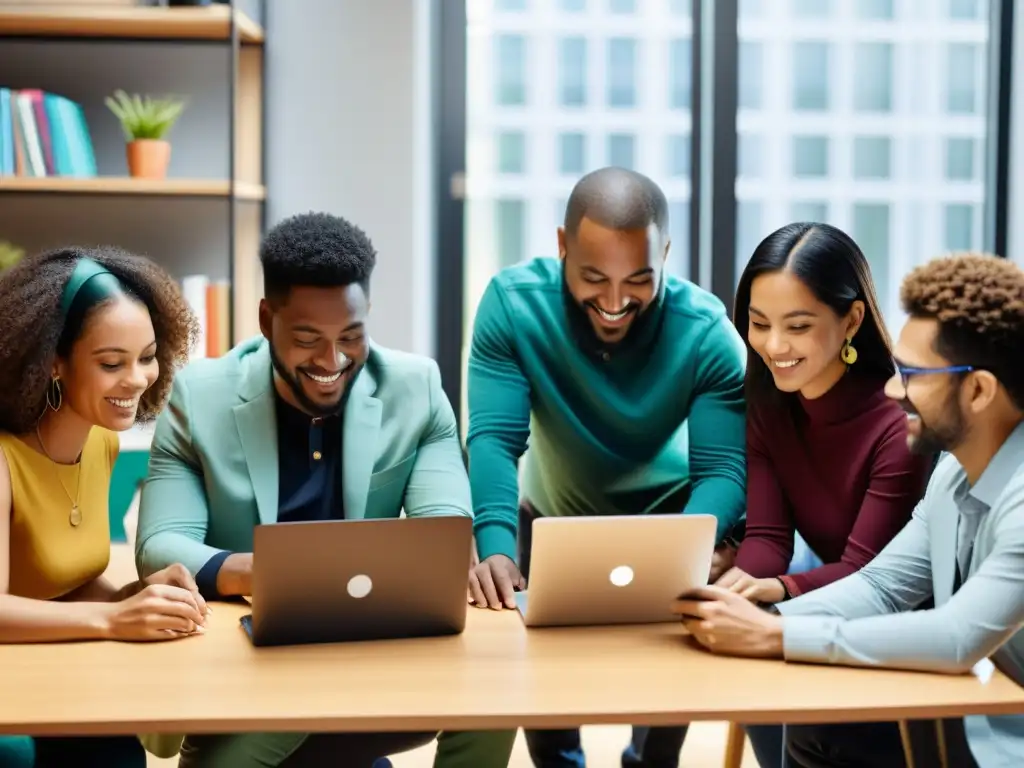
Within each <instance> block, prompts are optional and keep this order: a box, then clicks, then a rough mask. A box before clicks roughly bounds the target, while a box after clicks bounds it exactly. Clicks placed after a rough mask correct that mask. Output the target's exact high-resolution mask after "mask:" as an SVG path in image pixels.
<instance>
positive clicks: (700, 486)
mask: <svg viewBox="0 0 1024 768" xmlns="http://www.w3.org/2000/svg"><path fill="white" fill-rule="evenodd" d="M745 503H746V499H745V498H744V492H743V486H742V484H740V483H737V481H736V480H735V479H733V478H732V477H707V478H703V479H701V480H700V481H699V482H697V483H696V485H695V487H694V489H693V494H692V495H691V496H690V500H689V502H687V504H686V509H684V510H683V512H684V514H698V515H714V516H715V518H716V519H717V520H718V526H717V532H716V533H715V543H716V544H718V543H720V542H721V541H722V540H723V539H725V538H726V537H727V536H728V535H729V533H730V531H732V528H733V526H734V525H736V523H737V521H738V520H739V519H740V517H741V516H742V515H743V508H744V506H745Z"/></svg>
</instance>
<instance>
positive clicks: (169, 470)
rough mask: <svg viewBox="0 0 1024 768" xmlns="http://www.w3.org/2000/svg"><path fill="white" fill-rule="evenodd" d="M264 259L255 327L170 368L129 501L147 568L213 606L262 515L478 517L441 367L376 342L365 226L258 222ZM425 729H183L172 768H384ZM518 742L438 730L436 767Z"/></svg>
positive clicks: (246, 579)
mask: <svg viewBox="0 0 1024 768" xmlns="http://www.w3.org/2000/svg"><path fill="white" fill-rule="evenodd" d="M260 260H261V263H262V267H263V276H264V293H265V296H266V298H264V299H263V300H262V301H261V302H260V307H259V317H260V329H261V331H262V337H259V338H257V339H253V340H250V341H246V342H243V343H241V344H240V345H238V346H237V347H235V348H234V349H233V350H231V352H229V353H228V354H227V355H225V356H224V357H220V358H215V359H204V360H197V361H195V362H193V363H191V364H190V365H188V366H187V367H186V368H185V369H184V370H183V371H182V372H181V373H180V374H179V375H178V376H177V378H176V381H175V384H174V388H173V391H172V393H171V396H170V401H169V404H168V407H167V408H166V409H165V411H164V413H163V414H162V415H161V416H160V419H159V421H158V423H157V428H156V434H155V436H154V439H153V446H152V452H151V456H150V466H149V476H148V477H147V480H146V483H145V486H144V489H143V492H142V501H141V507H140V511H139V528H138V535H137V539H136V564H137V567H138V570H139V573H140V574H142V575H148V574H150V573H153V572H155V571H157V570H160V569H161V568H164V567H166V566H167V565H169V564H171V563H183V564H184V565H185V566H186V567H187V568H188V569H189V571H190V572H191V573H193V574H194V575H195V577H196V582H197V584H198V585H199V588H200V590H201V591H202V592H203V594H204V595H205V596H206V597H207V598H208V599H228V598H231V597H233V596H238V595H250V594H251V581H252V562H253V555H252V549H253V533H254V528H255V526H256V525H258V524H264V525H265V524H272V523H276V522H285V521H288V522H297V521H311V520H354V519H355V520H357V519H366V518H395V517H399V516H400V515H401V514H402V512H403V511H404V513H405V515H406V516H407V517H419V516H426V515H466V516H469V515H471V514H472V512H471V510H472V504H471V501H470V494H469V481H468V478H467V475H466V470H465V466H464V464H463V459H462V451H461V446H460V443H459V437H458V431H457V428H456V423H455V415H454V413H453V411H452V407H451V404H450V403H449V402H448V399H447V397H446V396H445V394H444V391H443V390H442V388H441V379H440V373H439V371H438V368H437V365H436V364H435V363H434V362H433V361H432V360H430V359H428V358H424V357H419V356H416V355H411V354H406V353H403V352H397V351H394V350H389V349H385V348H383V347H380V346H378V345H376V344H373V343H371V342H370V340H369V336H368V334H367V330H366V321H367V315H368V311H369V297H368V295H369V280H370V275H371V273H372V271H373V267H374V264H375V261H376V253H375V251H374V249H373V245H372V244H371V243H370V240H369V239H368V238H367V236H366V235H365V233H363V232H362V231H361V230H360V229H359V228H358V227H355V226H353V225H352V224H350V223H349V222H347V221H345V220H344V219H340V218H338V217H334V216H329V215H326V214H305V215H301V216H296V217H293V218H291V219H288V220H286V221H284V222H282V223H281V224H279V225H278V226H277V227H275V228H274V229H273V230H271V232H269V233H268V235H267V237H266V239H265V240H264V242H263V244H262V246H261V249H260ZM468 566H469V553H468V552H467V571H468ZM434 736H435V734H415V733H414V734H293V733H258V734H238V735H213V736H205V735H204V736H190V737H186V739H185V741H184V744H183V745H182V748H181V766H183V767H184V766H188V767H189V768H192V767H194V766H201V767H203V768H221V767H222V766H225V767H228V766H230V768H249V766H252V768H257V766H258V767H259V768H264V767H269V766H275V767H280V768H293V767H294V768H298V766H318V765H325V766H326V765H332V766H333V765H339V764H344V765H346V766H349V765H351V766H362V767H364V768H370V766H378V767H379V766H386V765H388V764H389V763H388V762H387V760H386V755H388V754H394V753H396V752H402V751H406V750H408V749H412V748H414V747H417V746H420V745H422V744H426V743H429V741H430V740H432V739H433V738H434ZM514 739H515V732H514V731H509V732H504V731H502V732H475V733H442V734H441V735H440V736H438V750H437V755H436V758H435V768H490V767H492V766H493V767H494V768H504V766H507V764H508V760H509V756H510V754H511V750H512V743H513V741H514ZM338 755H344V756H345V761H344V762H343V763H338V761H337V760H338V758H337V756H338Z"/></svg>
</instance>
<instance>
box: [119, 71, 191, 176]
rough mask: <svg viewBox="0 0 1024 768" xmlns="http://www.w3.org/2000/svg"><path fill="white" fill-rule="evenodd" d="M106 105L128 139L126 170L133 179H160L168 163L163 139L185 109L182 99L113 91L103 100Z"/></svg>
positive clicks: (165, 142)
mask: <svg viewBox="0 0 1024 768" xmlns="http://www.w3.org/2000/svg"><path fill="white" fill-rule="evenodd" d="M106 104H107V107H108V108H109V109H110V111H111V112H113V113H114V116H115V117H117V119H118V120H120V121H121V130H122V131H124V136H125V139H126V140H127V142H128V173H129V174H130V175H131V176H132V177H133V178H139V179H163V178H166V176H167V166H168V165H169V164H170V162H171V145H170V142H168V141H167V139H166V138H165V137H166V136H167V133H168V131H170V130H171V128H172V127H173V125H174V124H175V122H177V120H178V118H179V117H181V113H182V110H184V109H185V102H183V101H181V100H179V99H174V98H163V99H154V98H152V97H151V96H140V95H138V94H133V95H131V96H129V95H128V94H127V93H125V92H124V91H120V90H119V91H115V92H114V95H113V96H108V97H107V99H106Z"/></svg>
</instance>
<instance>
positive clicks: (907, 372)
mask: <svg viewBox="0 0 1024 768" xmlns="http://www.w3.org/2000/svg"><path fill="white" fill-rule="evenodd" d="M974 370H976V369H975V367H974V366H973V365H947V366H944V367H942V368H914V367H912V366H909V365H903V364H901V363H896V371H897V372H898V373H899V375H900V381H902V382H903V390H904V391H906V389H907V384H908V383H909V382H910V379H911V378H912V377H913V376H923V375H924V374H928V373H970V372H971V371H974Z"/></svg>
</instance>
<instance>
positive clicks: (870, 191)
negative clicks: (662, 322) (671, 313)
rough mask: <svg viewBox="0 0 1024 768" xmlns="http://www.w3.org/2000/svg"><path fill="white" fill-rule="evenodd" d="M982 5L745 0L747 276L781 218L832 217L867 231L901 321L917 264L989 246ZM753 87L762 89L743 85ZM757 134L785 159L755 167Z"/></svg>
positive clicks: (742, 256)
mask: <svg viewBox="0 0 1024 768" xmlns="http://www.w3.org/2000/svg"><path fill="white" fill-rule="evenodd" d="M982 5H983V3H981V2H980V1H979V0H975V1H974V2H961V1H959V0H929V1H928V2H901V0H831V2H826V1H824V0H817V1H815V0H793V1H792V2H787V1H786V0H768V1H767V2H758V3H752V4H751V3H740V10H739V13H740V19H739V62H740V65H739V67H738V72H739V79H740V82H739V84H738V88H739V94H740V98H739V111H738V115H737V136H738V147H739V161H740V162H739V168H740V172H739V173H738V175H737V180H736V196H737V208H736V214H737V223H736V232H737V238H736V258H737V263H736V275H737V276H738V275H739V274H740V271H741V270H742V268H743V266H744V265H745V264H746V262H747V259H749V257H750V254H751V251H752V244H753V245H755V246H756V244H757V242H759V241H760V239H761V238H763V237H764V236H765V235H767V234H769V233H770V232H772V231H773V230H774V229H776V228H778V227H779V226H781V225H783V224H785V223H788V222H791V221H794V220H810V221H825V222H828V223H831V224H834V225H836V226H838V227H840V228H841V229H843V230H844V231H846V232H847V233H849V234H850V235H851V236H853V237H854V238H855V239H856V240H857V242H858V243H859V244H860V246H861V248H862V249H863V250H864V252H865V254H866V255H867V257H868V261H869V262H870V264H871V269H872V273H873V276H874V279H875V283H876V287H877V290H878V294H879V297H880V300H881V302H882V306H883V311H884V312H885V313H886V316H887V318H889V320H890V323H891V324H893V325H898V324H899V323H900V322H901V318H902V315H901V313H900V311H899V306H898V302H899V290H898V287H899V281H900V280H901V279H902V277H903V276H904V275H905V274H906V273H907V271H909V270H910V269H911V268H912V267H913V266H915V265H917V264H919V263H921V262H922V261H925V260H927V259H929V258H931V257H934V256H938V255H941V254H942V253H944V252H946V251H948V250H959V249H964V248H981V247H983V242H982V236H983V229H984V227H983V225H982V224H983V218H982V217H983V210H984V207H983V203H984V196H985V184H984V182H985V179H984V173H983V168H984V157H985V154H984V152H985V149H984V147H985V141H986V136H987V128H988V126H987V123H986V98H985V95H986V90H987V78H986V69H985V62H986V56H987V46H988V39H989V29H988V13H987V7H985V8H983V7H982ZM984 5H986V6H987V4H984ZM923 30H928V31H927V33H926V34H925V33H924V32H923ZM755 50H756V51H758V53H757V57H758V59H759V60H760V62H761V65H760V66H758V67H754V66H753V65H750V64H748V65H747V66H744V51H746V52H747V54H746V56H747V57H748V60H749V59H750V58H752V56H753V55H752V54H751V51H755ZM747 80H752V82H747ZM751 92H757V93H759V94H761V98H760V100H757V99H754V98H751V97H749V95H748V96H747V97H744V94H749V93H751ZM751 134H755V135H759V136H762V137H763V141H764V144H765V148H764V154H765V156H766V157H768V158H777V159H775V160H773V161H772V162H770V163H767V164H766V165H765V168H764V171H765V172H764V173H763V174H762V175H760V176H757V177H754V176H750V175H747V174H744V173H743V169H744V163H743V157H744V152H743V147H744V137H746V136H748V135H751Z"/></svg>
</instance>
